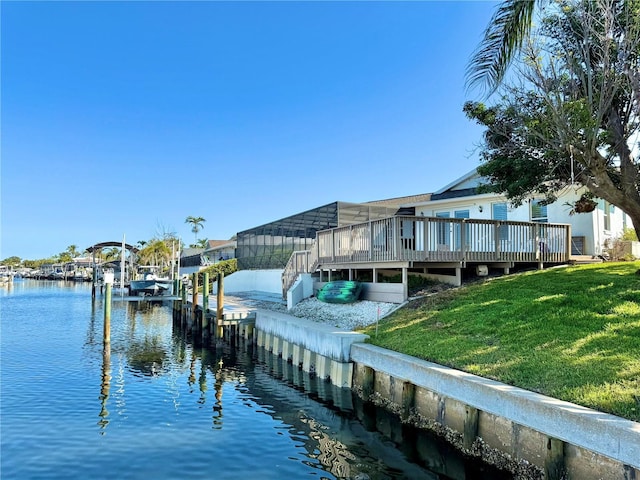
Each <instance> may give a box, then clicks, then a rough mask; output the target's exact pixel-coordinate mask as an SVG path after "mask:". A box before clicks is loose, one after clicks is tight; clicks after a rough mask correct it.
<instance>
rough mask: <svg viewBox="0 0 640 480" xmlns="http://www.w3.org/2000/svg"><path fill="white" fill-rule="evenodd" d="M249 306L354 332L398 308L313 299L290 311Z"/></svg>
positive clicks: (274, 305)
mask: <svg viewBox="0 0 640 480" xmlns="http://www.w3.org/2000/svg"><path fill="white" fill-rule="evenodd" d="M234 295H235V294H234ZM251 304H252V305H253V306H254V307H257V308H263V309H267V310H274V311H278V312H282V313H286V314H288V315H293V316H294V317H299V318H305V319H307V320H311V321H314V322H319V323H324V324H327V325H332V326H334V327H336V328H340V329H342V330H356V329H358V328H360V327H365V326H367V325H371V324H374V323H376V321H378V320H379V319H382V318H383V317H385V316H386V315H388V314H389V313H391V312H392V311H393V310H395V309H397V308H398V307H399V306H400V305H398V304H396V303H387V302H372V301H369V300H360V301H358V302H355V303H348V304H336V303H324V302H321V301H320V300H318V299H317V298H315V297H311V298H307V299H305V300H303V301H302V302H300V303H298V304H297V305H295V306H294V307H293V308H292V309H291V310H287V306H286V305H285V304H284V303H282V302H276V301H265V300H257V299H256V300H253V301H251Z"/></svg>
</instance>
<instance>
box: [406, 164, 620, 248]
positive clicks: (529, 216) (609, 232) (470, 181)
mask: <svg viewBox="0 0 640 480" xmlns="http://www.w3.org/2000/svg"><path fill="white" fill-rule="evenodd" d="M486 183H487V180H486V179H484V178H483V177H480V175H479V174H478V173H477V171H476V170H475V169H474V170H472V171H471V172H469V173H467V174H466V175H464V176H462V177H460V178H458V179H457V180H455V181H453V182H451V183H450V184H449V185H446V186H445V187H443V188H441V189H440V190H438V191H436V192H434V193H433V194H431V197H430V199H429V200H426V201H422V202H418V203H410V204H405V205H403V206H404V207H413V208H414V209H415V215H419V216H425V217H441V218H473V219H489V220H510V221H522V222H541V223H563V224H569V225H571V238H572V242H571V243H572V245H571V250H572V252H571V253H572V254H573V255H590V256H598V255H604V254H605V253H606V251H607V248H608V247H610V246H611V243H612V241H613V240H614V239H616V238H619V237H620V236H621V235H622V233H623V231H624V229H625V228H631V227H632V223H631V220H630V218H629V216H628V215H627V214H626V213H624V212H623V211H622V210H620V209H619V208H615V207H614V206H613V205H611V204H609V202H607V201H605V200H601V199H598V200H597V207H596V208H595V210H593V211H592V212H590V213H575V214H571V211H572V205H573V203H574V202H575V201H576V200H577V199H578V198H580V196H581V195H582V193H584V192H585V191H586V189H585V188H584V187H575V188H566V189H565V190H564V191H563V192H560V195H559V196H558V200H557V201H556V202H554V203H552V204H549V205H541V204H540V200H541V199H542V197H540V198H536V197H532V198H530V199H529V200H528V201H526V202H525V203H523V204H522V205H520V206H517V207H515V206H513V205H511V204H510V203H509V201H508V200H507V199H506V197H504V196H503V195H499V194H495V193H477V192H476V190H477V187H478V186H480V185H482V184H486Z"/></svg>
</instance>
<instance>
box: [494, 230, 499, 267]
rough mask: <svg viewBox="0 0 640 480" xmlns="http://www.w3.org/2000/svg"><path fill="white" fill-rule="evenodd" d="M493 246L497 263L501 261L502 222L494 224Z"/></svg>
mask: <svg viewBox="0 0 640 480" xmlns="http://www.w3.org/2000/svg"><path fill="white" fill-rule="evenodd" d="M493 244H494V246H495V248H494V251H495V255H496V256H495V258H494V260H495V261H496V262H497V261H498V260H500V220H496V221H495V222H494V224H493Z"/></svg>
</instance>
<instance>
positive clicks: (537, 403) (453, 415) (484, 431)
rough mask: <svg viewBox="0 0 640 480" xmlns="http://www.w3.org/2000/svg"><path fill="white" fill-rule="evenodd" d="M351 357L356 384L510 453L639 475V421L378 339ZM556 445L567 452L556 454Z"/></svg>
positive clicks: (584, 473)
mask: <svg viewBox="0 0 640 480" xmlns="http://www.w3.org/2000/svg"><path fill="white" fill-rule="evenodd" d="M351 359H352V360H353V361H354V362H355V363H356V369H355V372H354V382H353V383H354V385H355V386H357V387H359V388H362V389H363V390H364V391H367V392H369V393H377V394H378V395H379V396H381V397H383V398H386V399H388V400H390V401H391V402H392V403H394V404H396V405H398V406H400V408H403V407H404V408H406V406H407V405H410V406H411V408H413V409H415V411H417V413H419V414H421V415H423V416H425V417H428V418H432V419H435V420H436V421H437V422H438V423H441V424H443V425H445V426H447V427H449V428H452V429H453V430H455V431H458V432H460V433H463V434H469V435H472V436H474V437H475V436H477V437H481V438H482V439H483V440H484V441H485V442H486V443H487V444H489V445H490V446H491V447H493V448H497V449H499V450H502V451H505V452H506V453H508V454H509V455H511V456H512V457H520V458H523V459H525V460H527V461H528V462H530V463H533V464H534V465H537V466H539V467H540V468H547V469H548V468H549V462H550V461H552V462H560V466H561V468H562V469H563V470H566V471H567V472H568V473H569V478H576V479H591V478H602V479H607V480H610V479H611V480H613V479H621V480H629V479H636V478H640V472H639V471H638V469H640V423H637V422H632V421H629V420H625V419H622V418H620V417H616V416H613V415H608V414H605V413H602V412H598V411H595V410H591V409H588V408H585V407H581V406H579V405H575V404H572V403H568V402H564V401H561V400H557V399H554V398H550V397H547V396H544V395H540V394H537V393H534V392H530V391H528V390H523V389H520V388H517V387H513V386H510V385H505V384H502V383H499V382H495V381H493V380H489V379H486V378H482V377H478V376H476V375H472V374H468V373H464V372H461V371H458V370H454V369H451V368H447V367H444V366H441V365H438V364H434V363H431V362H426V361H423V360H419V359H416V358H415V357H410V356H408V355H403V354H401V353H397V352H393V351H390V350H386V349H383V348H380V347H376V346H373V345H367V344H362V343H361V344H354V345H353V347H352V349H351ZM367 369H371V370H373V372H374V373H373V377H374V378H371V371H368V370H367ZM407 384H410V385H411V386H412V388H407ZM407 392H410V393H409V394H407ZM470 412H472V413H471V414H470ZM470 423H474V424H475V425H474V426H473V427H472V428H471V427H470V425H469V424H470ZM472 430H473V431H472ZM473 440H475V438H473V439H469V441H467V442H466V443H468V444H470V443H471V442H472V441H473ZM554 444H555V445H557V447H558V449H560V450H561V454H559V455H558V456H557V458H553V459H550V458H549V456H550V455H553V454H551V451H552V450H554V448H553V445H554Z"/></svg>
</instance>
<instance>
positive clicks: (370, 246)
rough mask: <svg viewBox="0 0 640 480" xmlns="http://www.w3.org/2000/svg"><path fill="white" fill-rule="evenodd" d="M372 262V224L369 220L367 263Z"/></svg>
mask: <svg viewBox="0 0 640 480" xmlns="http://www.w3.org/2000/svg"><path fill="white" fill-rule="evenodd" d="M372 260H373V224H372V223H371V220H369V261H370V262H371V261H372Z"/></svg>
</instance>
